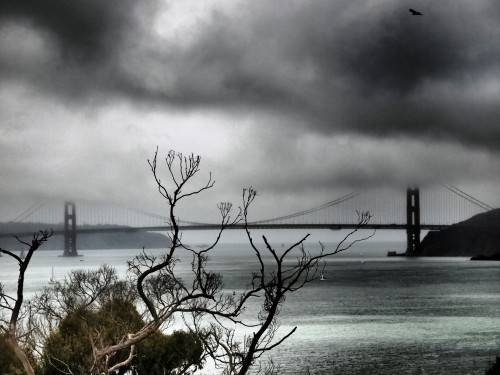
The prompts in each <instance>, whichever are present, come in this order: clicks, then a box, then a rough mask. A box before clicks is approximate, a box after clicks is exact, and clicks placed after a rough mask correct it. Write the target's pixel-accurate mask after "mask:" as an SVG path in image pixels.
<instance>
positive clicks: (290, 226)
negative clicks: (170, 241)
mask: <svg viewBox="0 0 500 375" xmlns="http://www.w3.org/2000/svg"><path fill="white" fill-rule="evenodd" d="M356 227H357V225H356V224H265V223H250V224H248V228H249V229H329V230H341V229H355V228H356ZM448 227H450V225H441V224H421V225H420V228H421V229H423V230H441V229H446V228H448ZM406 228H407V227H406V224H367V225H363V226H362V228H361V229H395V230H406ZM171 229H172V227H171V226H169V225H163V226H153V227H137V228H136V227H127V226H123V227H108V228H106V227H104V228H80V229H79V228H77V229H76V233H78V234H92V233H127V232H129V233H130V232H155V231H157V232H160V231H170V230H171ZM179 229H180V230H218V229H220V224H199V225H179ZM226 229H233V230H234V229H240V230H241V229H245V225H244V224H234V225H231V226H228V227H227V228H226ZM64 232H65V231H64V229H58V230H54V231H53V234H54V235H64ZM32 235H33V232H22V233H0V238H8V237H13V236H17V237H31V236H32Z"/></svg>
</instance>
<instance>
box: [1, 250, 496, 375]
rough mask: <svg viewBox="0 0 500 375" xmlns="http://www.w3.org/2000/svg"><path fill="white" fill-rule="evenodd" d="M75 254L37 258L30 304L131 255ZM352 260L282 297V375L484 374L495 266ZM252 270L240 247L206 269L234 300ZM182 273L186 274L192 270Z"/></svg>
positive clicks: (5, 269)
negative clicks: (78, 271)
mask: <svg viewBox="0 0 500 375" xmlns="http://www.w3.org/2000/svg"><path fill="white" fill-rule="evenodd" d="M155 251H156V252H159V251H160V250H155ZM81 253H82V254H83V257H81V258H62V257H58V255H59V254H58V253H57V252H52V251H45V252H44V251H41V252H39V253H38V254H37V256H36V258H35V259H34V261H33V264H32V267H31V268H30V270H29V273H28V275H27V282H26V285H27V292H28V295H32V294H33V293H35V292H36V291H37V290H40V289H41V288H42V287H43V286H45V285H47V279H48V277H49V276H50V273H51V268H52V267H53V268H54V273H55V276H56V278H58V279H61V278H63V277H64V275H65V274H66V273H67V272H68V271H69V270H71V269H74V268H79V267H81V268H97V267H98V266H99V265H100V264H102V263H107V264H111V265H113V266H115V267H117V269H118V270H119V272H120V273H121V274H124V273H125V269H126V266H125V262H126V260H127V259H130V258H131V257H132V256H133V255H134V253H136V251H132V250H124V251H106V252H104V251H81ZM356 254H357V256H350V257H349V256H348V257H334V258H331V259H330V260H328V261H327V263H326V265H325V272H324V273H325V276H326V277H327V280H324V281H319V280H318V281H315V282H313V283H311V284H309V285H308V286H306V288H304V289H302V290H301V291H299V292H297V293H295V294H294V295H293V296H289V297H288V298H287V300H286V303H285V307H284V308H283V310H282V313H281V315H280V322H281V328H280V329H281V332H287V330H290V329H292V328H293V327H295V326H297V327H298V330H297V332H296V333H295V334H294V335H293V336H292V337H291V338H290V339H289V340H287V341H286V342H285V343H284V344H283V345H281V346H280V347H279V348H277V349H276V350H274V351H273V353H272V354H273V357H274V359H275V361H276V362H277V363H279V364H280V366H281V371H280V373H282V374H307V373H308V371H309V372H310V373H311V374H422V375H423V374H484V370H485V368H486V367H487V365H488V363H489V362H490V361H492V360H493V359H494V357H495V356H496V355H497V354H498V353H499V352H500V263H499V262H470V261H467V260H466V259H463V258H458V259H455V258H438V259H405V258H386V257H370V255H369V252H367V251H366V250H365V251H364V254H365V255H364V256H360V255H359V253H356ZM348 255H349V254H348ZM255 266H256V263H255V260H254V258H253V257H252V255H251V252H250V251H249V250H248V249H247V246H246V245H222V246H221V247H220V248H219V249H217V250H216V252H215V253H214V254H213V255H212V260H211V267H212V268H213V269H215V270H218V271H220V272H221V273H222V274H223V275H224V280H225V285H227V286H228V288H229V286H230V287H231V289H236V291H237V292H238V291H241V290H243V289H245V286H246V285H247V284H248V282H249V280H250V277H251V273H252V270H253V269H255ZM180 268H181V269H180V271H181V272H185V271H187V269H188V263H187V262H185V263H184V264H181V265H180ZM16 272H17V267H16V265H15V264H14V263H13V262H12V261H9V260H7V259H6V257H5V256H4V257H2V258H0V275H1V276H0V277H1V279H2V282H3V283H4V284H5V285H6V287H7V288H9V289H12V288H14V286H15V280H13V276H15V275H16ZM9 279H10V281H9ZM6 280H7V282H5V281H6ZM254 311H255V309H252V308H251V309H250V311H249V313H250V314H251V313H252V312H254Z"/></svg>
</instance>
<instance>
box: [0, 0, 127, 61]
mask: <svg viewBox="0 0 500 375" xmlns="http://www.w3.org/2000/svg"><path fill="white" fill-rule="evenodd" d="M135 3H136V2H135V1H132V0H106V1H100V0H90V1H89V0H72V1H66V0H47V1H37V0H21V1H19V0H10V1H9V0H4V1H1V2H0V19H2V20H3V21H7V20H11V21H18V22H27V23H29V24H32V25H33V26H34V27H36V28H38V29H40V30H41V31H44V32H47V33H48V34H49V35H50V37H51V38H55V39H56V40H57V42H58V44H59V45H60V47H61V50H62V51H63V53H64V55H65V57H69V58H71V59H75V60H78V61H80V62H90V61H98V60H100V59H102V58H103V57H105V56H107V55H108V54H110V53H112V52H113V49H114V48H113V46H115V45H119V43H120V41H121V38H122V36H123V34H124V31H126V29H127V28H133V27H134V17H133V16H134V7H135V5H134V4H135Z"/></svg>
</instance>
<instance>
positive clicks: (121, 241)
mask: <svg viewBox="0 0 500 375" xmlns="http://www.w3.org/2000/svg"><path fill="white" fill-rule="evenodd" d="M85 227H86V228H104V226H102V225H86V226H85ZM106 227H110V228H119V227H120V226H117V225H113V226H106ZM45 229H47V230H51V229H52V230H61V229H63V225H62V224H55V225H50V224H41V223H14V222H7V223H0V233H14V232H15V233H35V232H38V231H39V230H45ZM30 237H31V236H29V237H24V238H22V240H24V241H25V242H29V240H30ZM170 243H171V242H170V239H169V238H168V237H167V236H165V235H163V234H161V233H154V232H120V233H92V234H78V236H77V240H76V247H77V250H95V249H141V248H142V247H143V246H144V247H145V248H149V249H151V248H164V247H168V246H170ZM0 247H2V248H4V249H7V250H20V249H21V248H22V247H23V245H22V244H20V243H19V242H18V241H17V240H16V239H15V238H12V237H11V238H0ZM41 249H42V250H63V249H64V236H62V235H57V236H52V237H51V238H50V239H49V240H48V241H47V242H46V243H45V244H44V245H43V246H42V247H41Z"/></svg>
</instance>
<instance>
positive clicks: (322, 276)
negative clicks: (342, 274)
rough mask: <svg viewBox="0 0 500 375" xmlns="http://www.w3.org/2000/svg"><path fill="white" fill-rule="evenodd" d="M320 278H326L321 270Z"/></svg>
mask: <svg viewBox="0 0 500 375" xmlns="http://www.w3.org/2000/svg"><path fill="white" fill-rule="evenodd" d="M320 280H321V281H323V280H326V277H325V276H324V275H323V272H321V277H320Z"/></svg>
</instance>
